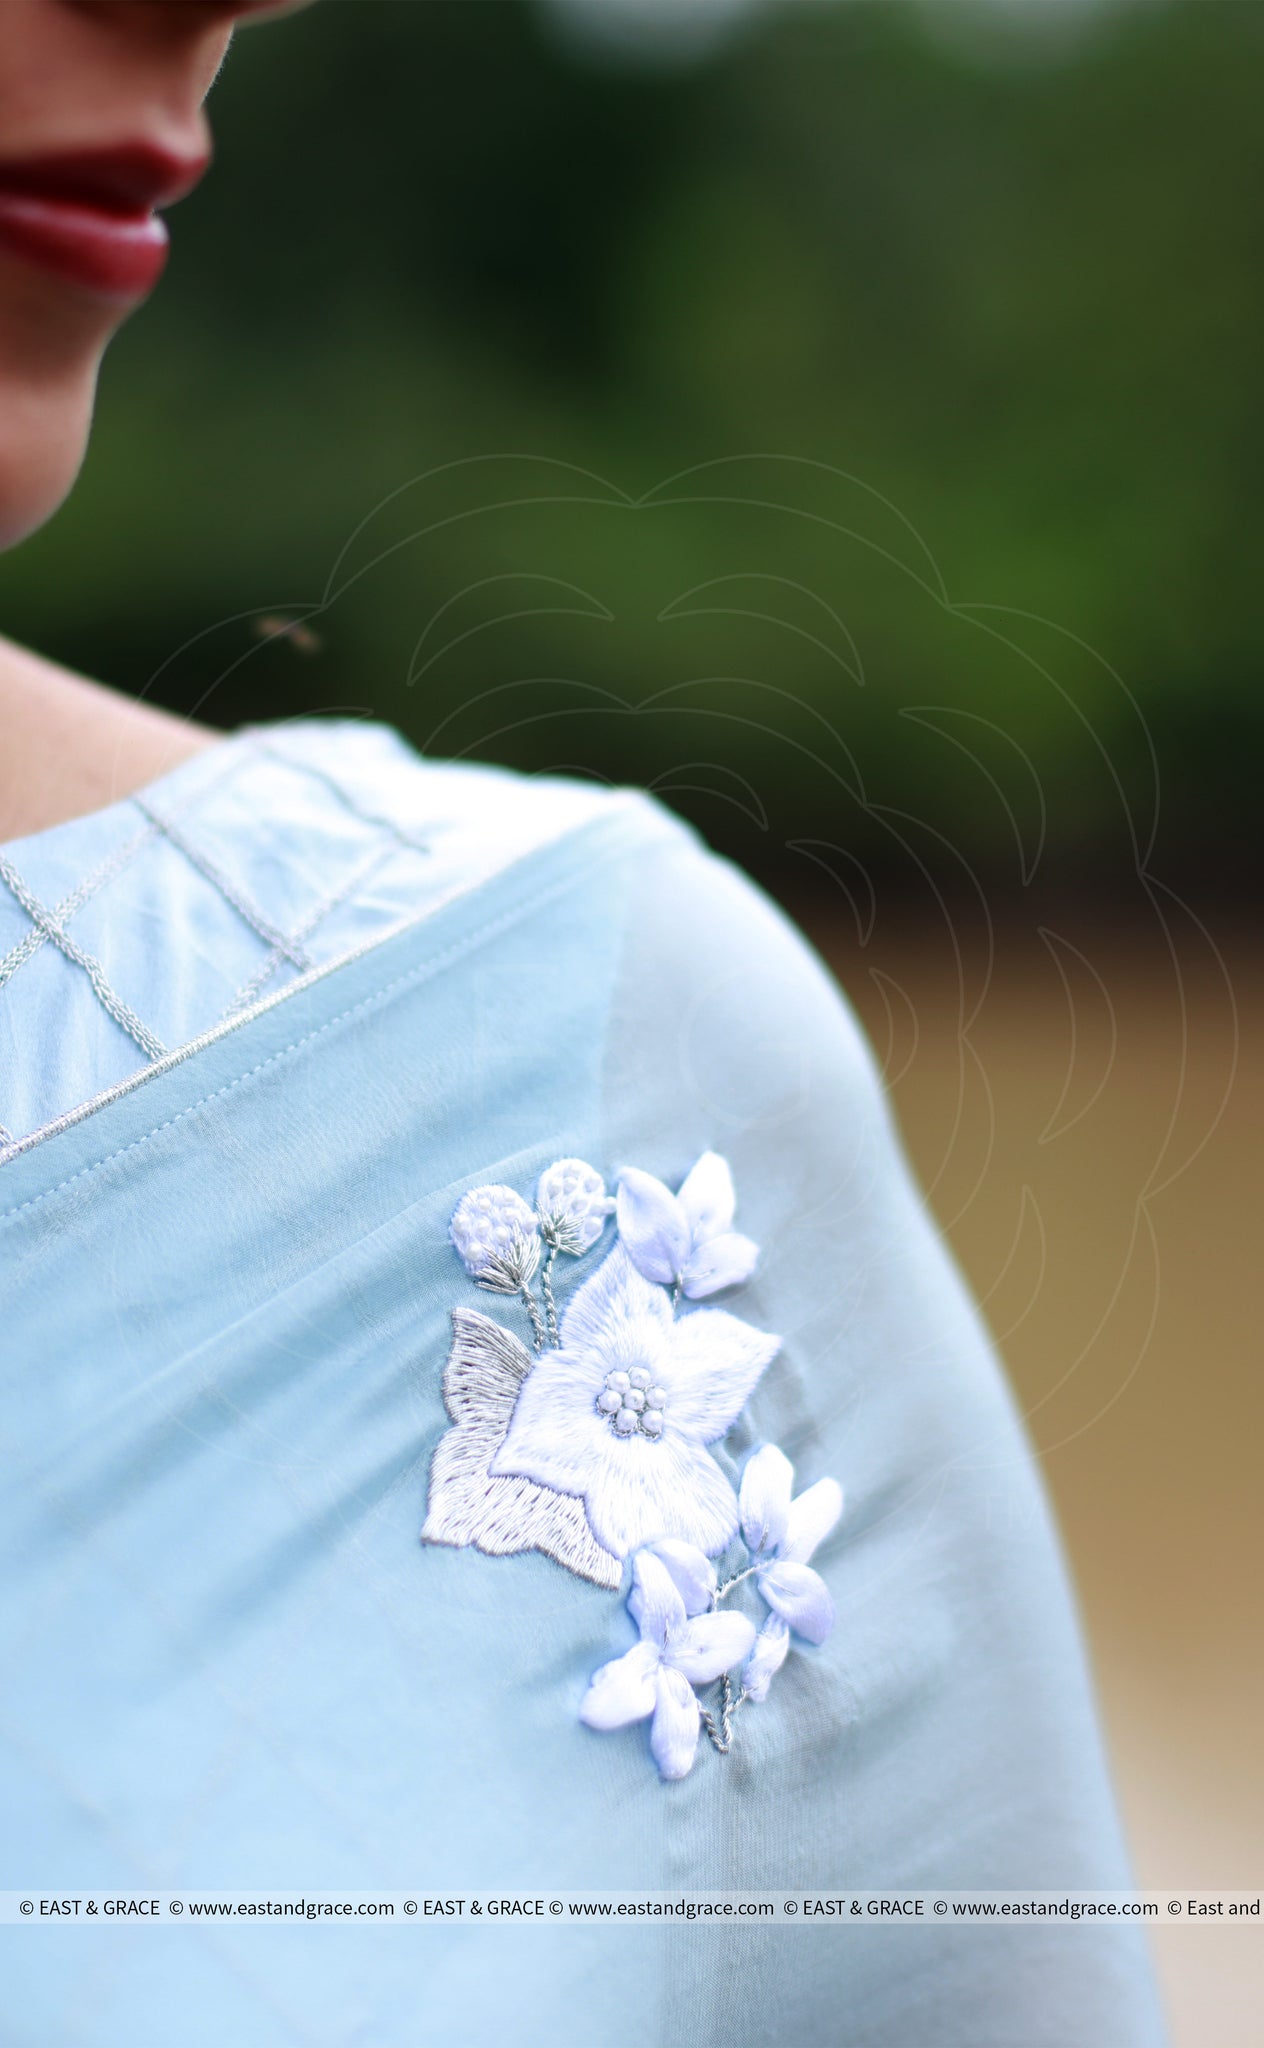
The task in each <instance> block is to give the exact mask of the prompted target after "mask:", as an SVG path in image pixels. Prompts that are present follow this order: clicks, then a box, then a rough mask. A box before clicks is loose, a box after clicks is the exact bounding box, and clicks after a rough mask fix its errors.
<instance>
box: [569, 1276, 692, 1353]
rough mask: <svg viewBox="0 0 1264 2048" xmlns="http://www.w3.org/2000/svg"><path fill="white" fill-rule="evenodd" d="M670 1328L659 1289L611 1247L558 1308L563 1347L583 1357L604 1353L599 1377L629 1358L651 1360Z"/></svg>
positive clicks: (666, 1304)
mask: <svg viewBox="0 0 1264 2048" xmlns="http://www.w3.org/2000/svg"><path fill="white" fill-rule="evenodd" d="M671 1326H672V1309H671V1302H670V1301H669V1300H668V1297H667V1296H666V1295H665V1294H664V1292H663V1290H662V1288H661V1287H653V1286H651V1285H650V1282H649V1281H648V1280H646V1279H645V1278H644V1276H643V1275H642V1274H640V1273H638V1272H637V1269H636V1267H635V1266H634V1265H633V1263H632V1261H631V1259H630V1258H629V1257H628V1254H627V1252H626V1251H625V1250H624V1248H623V1246H622V1245H621V1244H616V1245H615V1247H614V1249H613V1251H612V1252H610V1253H609V1255H608V1256H607V1257H606V1258H604V1259H603V1260H602V1262H601V1264H600V1265H599V1266H598V1268H597V1270H596V1272H595V1273H593V1274H591V1275H590V1276H589V1278H588V1279H587V1280H585V1282H584V1284H583V1286H582V1287H577V1288H576V1290H575V1292H574V1294H572V1295H571V1297H570V1300H569V1301H568V1302H567V1303H566V1306H565V1307H564V1308H563V1310H562V1348H563V1349H564V1350H566V1351H571V1352H582V1353H584V1354H585V1356H588V1355H592V1354H597V1355H600V1356H606V1354H607V1353H608V1354H609V1356H608V1357H606V1363H605V1364H604V1365H603V1366H602V1367H601V1368H600V1370H601V1373H602V1374H604V1373H605V1372H607V1371H608V1370H609V1369H610V1368H611V1367H612V1366H614V1365H616V1364H618V1363H619V1362H620V1360H621V1359H623V1358H632V1357H633V1354H635V1359H637V1360H639V1358H640V1357H641V1356H642V1355H644V1357H645V1358H646V1360H647V1362H648V1361H649V1359H650V1358H651V1356H652V1357H653V1358H654V1360H655V1361H656V1360H657V1357H658V1354H659V1352H660V1351H661V1349H662V1346H663V1343H664V1341H665V1340H666V1337H667V1335H668V1333H669V1332H670V1330H671ZM634 1362H635V1360H634Z"/></svg>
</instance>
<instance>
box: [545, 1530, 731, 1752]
mask: <svg viewBox="0 0 1264 2048" xmlns="http://www.w3.org/2000/svg"><path fill="white" fill-rule="evenodd" d="M687 1550H688V1546H687V1545H683V1544H682V1545H669V1544H664V1545H663V1546H662V1548H661V1549H660V1550H659V1551H658V1552H655V1551H651V1550H642V1551H639V1552H638V1554H637V1556H636V1557H635V1558H634V1559H633V1561H632V1578H633V1587H632V1593H631V1595H630V1597H629V1599H628V1610H629V1612H630V1613H631V1615H632V1618H633V1620H634V1621H635V1622H636V1624H637V1627H638V1628H639V1629H640V1632H641V1640H640V1642H639V1643H637V1644H636V1645H635V1646H634V1648H632V1649H631V1650H629V1651H628V1652H627V1653H626V1655H624V1656H622V1657H616V1658H614V1659H613V1661H612V1662H611V1663H609V1664H603V1665H602V1667H601V1669H600V1671H598V1672H597V1673H596V1675H595V1676H594V1678H593V1680H592V1683H591V1684H590V1686H589V1688H588V1691H587V1692H586V1693H585V1695H584V1700H583V1704H582V1705H581V1707H580V1710H579V1718H580V1720H581V1721H583V1722H585V1723H586V1725H587V1726H588V1727H589V1728H600V1729H608V1728H625V1727H627V1726H628V1724H629V1723H630V1722H632V1721H644V1720H646V1719H648V1717H649V1716H650V1715H653V1720H652V1722H651V1724H650V1749H651V1751H652V1752H653V1756H654V1761H655V1763H656V1764H657V1765H658V1768H659V1770H660V1771H661V1773H662V1775H663V1777H665V1778H683V1777H684V1776H685V1775H686V1773H687V1772H688V1771H689V1770H690V1769H691V1767H692V1765H693V1760H694V1755H695V1753H696V1751H697V1747H698V1734H699V1730H700V1728H701V1722H702V1714H701V1709H700V1707H699V1705H698V1697H697V1694H696V1693H695V1692H694V1689H693V1688H694V1686H695V1685H707V1684H709V1683H710V1682H711V1680H712V1679H716V1678H719V1677H720V1676H721V1674H722V1673H723V1672H725V1671H729V1670H731V1669H732V1667H733V1666H734V1665H735V1664H740V1663H741V1661H742V1659H743V1658H744V1657H746V1656H748V1654H749V1652H750V1649H751V1645H752V1643H753V1642H754V1640H755V1626H754V1623H753V1622H752V1621H750V1620H748V1618H747V1616H746V1615H744V1614H735V1613H733V1612H731V1611H729V1612H726V1613H711V1612H707V1611H705V1610H706V1609H707V1608H708V1606H709V1602H710V1593H709V1592H707V1591H705V1590H703V1589H704V1588H705V1586H706V1583H707V1569H708V1568H707V1562H706V1559H705V1558H704V1557H701V1556H699V1555H698V1553H697V1552H694V1553H693V1558H692V1560H691V1559H690V1558H688V1557H687V1556H682V1555H679V1553H684V1552H687ZM673 1553H676V1554H677V1555H675V1556H673ZM711 1583H712V1585H714V1574H711Z"/></svg>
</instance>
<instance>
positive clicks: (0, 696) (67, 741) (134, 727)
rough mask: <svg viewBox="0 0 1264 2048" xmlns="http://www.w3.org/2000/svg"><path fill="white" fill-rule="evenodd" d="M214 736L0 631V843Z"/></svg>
mask: <svg viewBox="0 0 1264 2048" xmlns="http://www.w3.org/2000/svg"><path fill="white" fill-rule="evenodd" d="M222 737H223V735H222V734H220V733H217V732H214V731H212V730H211V729H210V727H208V726H202V725H194V724H193V723H192V722H191V721H190V720H188V719H183V718H176V717H174V716H173V715H172V713H170V712H169V711H159V710H157V709H155V708H154V707H153V706H152V705H149V704H139V703H137V702H135V701H134V700H133V699H132V698H130V697H124V696H121V695H120V694H119V692H118V691H117V690H109V689H106V688H105V686H104V685H103V684H101V683H90V682H88V681H87V680H86V679H85V678H84V677H83V676H77V675H72V673H71V672H70V670H69V669H64V668H59V667H58V666H57V665H56V663H54V662H51V661H44V660H43V659H42V658H41V657H40V656H39V655H38V654H32V653H30V652H29V651H28V650H27V649H26V648H24V647H18V646H16V645H15V644H14V642H13V641H11V640H5V639H3V638H0V842H3V841H5V840H9V839H22V838H25V836H26V835H27V834H28V833H30V832H42V831H44V830H45V829H46V827H48V826H50V825H60V824H62V823H64V821H65V820H66V819H67V818H78V817H82V816H83V815H84V814H85V813H86V812H88V811H98V810H102V809H103V808H104V807H105V806H106V805H107V804H112V803H117V802H118V801H119V799H120V798H122V797H125V796H131V795H132V794H133V792H134V791H136V790H138V789H142V788H143V787H144V786H145V784H146V783H148V782H153V781H155V780H156V778H157V777H158V776H160V775H165V774H166V773H167V772H168V770H169V769H172V768H175V767H177V766H178V765H179V763H180V762H181V761H187V760H188V759H189V758H190V756H191V755H193V754H200V753H201V752H202V751H203V749H204V748H206V747H210V746H214V745H215V743H216V742H217V741H218V740H220V739H221V738H222Z"/></svg>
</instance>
